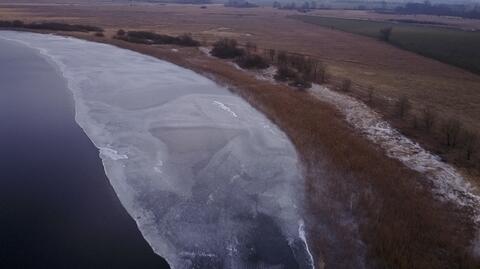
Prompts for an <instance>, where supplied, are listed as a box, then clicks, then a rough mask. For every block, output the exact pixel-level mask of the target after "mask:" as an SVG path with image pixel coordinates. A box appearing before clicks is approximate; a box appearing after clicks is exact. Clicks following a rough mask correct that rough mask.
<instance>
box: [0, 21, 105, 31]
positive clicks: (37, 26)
mask: <svg viewBox="0 0 480 269" xmlns="http://www.w3.org/2000/svg"><path fill="white" fill-rule="evenodd" d="M0 27H3V28H23V29H34V30H51V31H68V32H103V29H102V28H100V27H96V26H90V25H82V24H67V23H59V22H32V23H24V22H23V21H19V20H14V21H0Z"/></svg>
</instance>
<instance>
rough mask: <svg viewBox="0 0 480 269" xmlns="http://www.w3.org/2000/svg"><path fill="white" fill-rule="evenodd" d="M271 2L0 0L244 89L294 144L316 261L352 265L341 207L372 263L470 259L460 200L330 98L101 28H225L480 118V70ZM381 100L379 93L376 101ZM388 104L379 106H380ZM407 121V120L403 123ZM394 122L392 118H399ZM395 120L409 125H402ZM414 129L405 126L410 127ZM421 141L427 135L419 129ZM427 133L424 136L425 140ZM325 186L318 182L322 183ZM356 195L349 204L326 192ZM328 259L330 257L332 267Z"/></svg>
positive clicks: (363, 84)
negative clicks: (297, 16) (390, 154)
mask: <svg viewBox="0 0 480 269" xmlns="http://www.w3.org/2000/svg"><path fill="white" fill-rule="evenodd" d="M292 13H293V12H291V11H278V10H273V9H271V8H255V9H234V8H225V7H223V6H218V5H216V6H215V5H209V6H208V8H207V9H200V8H199V6H193V5H182V6H180V5H151V4H142V5H135V6H130V5H96V6H93V5H74V6H71V5H49V6H42V5H17V6H16V5H12V4H4V5H0V19H1V20H7V19H8V20H10V19H22V20H25V21H42V20H45V21H64V22H69V23H82V24H90V25H95V26H101V27H104V28H105V29H106V30H107V37H106V38H97V37H94V36H92V35H91V34H90V35H88V34H74V35H75V36H77V37H80V38H84V39H89V40H94V41H98V42H106V43H110V44H114V45H116V46H119V47H123V48H127V49H131V50H135V51H139V52H141V53H145V54H149V55H152V56H155V57H158V58H160V59H164V60H168V61H171V62H173V63H176V64H178V65H181V66H184V67H187V68H190V69H193V70H195V71H197V72H199V73H202V74H205V75H208V76H209V77H212V78H214V79H215V80H217V81H218V82H219V83H224V84H226V85H229V87H230V88H231V89H232V90H233V91H235V92H236V93H238V94H239V95H241V96H242V97H244V98H245V99H246V100H247V101H249V102H250V103H251V104H252V105H253V106H255V107H256V108H257V109H259V110H261V111H262V112H264V113H265V114H266V115H267V116H268V117H269V118H270V119H271V120H272V121H273V122H275V123H276V124H277V125H278V126H279V127H280V128H281V129H282V130H284V131H285V132H286V133H287V135H288V136H289V137H290V139H291V140H292V141H293V143H294V145H295V146H296V148H297V150H298V152H299V153H300V156H301V158H302V160H303V163H304V166H305V171H306V172H305V173H306V176H307V179H308V184H307V191H308V197H307V201H306V202H307V205H308V208H309V210H310V212H311V215H312V216H313V217H312V219H310V220H308V222H307V225H308V228H309V237H310V238H312V240H313V241H312V243H313V249H314V255H315V257H316V259H317V263H318V265H319V266H318V267H319V268H322V266H321V264H325V265H326V268H352V264H350V263H349V262H350V261H351V260H352V259H351V258H352V257H353V256H354V255H356V253H355V250H354V246H353V242H350V241H351V239H349V235H350V232H351V231H349V227H346V226H344V225H340V224H338V223H336V222H335V221H336V219H337V218H336V214H339V212H347V213H349V214H351V215H352V216H354V217H355V219H356V220H357V221H358V223H359V230H358V233H359V234H360V237H361V239H362V240H363V241H364V242H365V243H366V245H367V257H368V258H369V259H368V260H370V261H372V264H370V266H372V267H378V268H479V266H480V262H479V261H475V260H474V258H473V256H472V255H471V253H469V249H468V247H469V244H470V242H471V240H472V239H473V238H474V236H475V235H474V229H473V223H472V221H471V220H470V218H469V212H465V211H464V210H460V209H458V208H456V207H455V206H454V205H452V204H449V203H446V202H439V201H438V200H437V199H435V198H434V197H433V195H432V193H431V192H430V191H429V186H428V185H427V184H423V183H422V182H426V181H424V180H422V179H421V178H422V177H423V176H422V175H420V174H418V173H415V172H413V171H411V170H409V169H407V168H406V167H404V166H403V165H402V164H401V163H400V162H398V161H396V160H393V159H390V158H386V157H385V156H384V153H383V151H382V150H380V149H379V148H378V147H376V146H374V145H372V144H371V143H370V142H368V141H367V140H366V139H365V138H363V137H362V136H361V135H359V134H358V133H356V132H355V131H354V130H352V128H351V127H349V126H348V125H347V124H346V122H344V120H343V119H342V116H341V115H340V114H339V113H338V111H336V110H335V109H334V108H332V107H330V106H329V105H326V104H324V103H322V102H320V101H319V100H316V99H314V98H312V97H311V95H309V94H308V93H305V92H299V91H293V90H292V89H291V88H289V87H286V86H283V85H273V84H271V83H269V82H266V81H259V80H257V79H255V78H254V77H253V76H251V75H249V74H248V73H245V72H239V71H238V70H237V69H235V68H234V67H233V66H232V65H230V64H228V63H227V62H225V61H221V60H218V59H214V58H211V57H207V56H205V55H204V54H203V53H201V52H199V51H198V50H197V49H193V48H178V49H179V52H177V53H175V52H172V51H171V50H170V48H171V47H170V46H147V45H138V44H130V43H126V42H124V41H120V40H114V39H111V38H109V35H112V34H113V33H114V32H115V31H116V30H118V29H120V28H123V29H128V30H131V29H145V30H154V31H156V32H159V33H171V34H181V33H185V32H191V33H193V35H194V36H195V37H196V38H197V39H199V40H202V41H205V42H212V41H214V40H217V39H218V38H220V37H233V38H236V39H237V40H239V41H240V42H246V41H253V42H255V43H257V44H258V46H259V47H262V48H275V49H278V50H280V49H281V50H287V51H291V52H298V53H303V54H308V55H312V56H315V57H317V58H320V59H322V60H323V61H324V62H325V63H326V64H327V65H328V69H329V73H330V74H331V76H332V78H331V83H332V84H335V83H336V81H339V80H340V79H342V78H349V79H351V80H352V81H353V83H354V90H353V92H352V94H353V95H354V96H357V97H359V98H362V97H363V96H365V93H366V91H367V89H368V88H369V87H374V89H375V95H376V96H377V98H379V99H381V100H389V99H396V98H398V97H399V96H401V95H404V94H405V95H407V96H408V97H409V98H410V100H411V101H412V102H413V105H414V107H416V108H417V109H418V110H420V109H421V108H423V107H426V106H429V107H432V108H434V109H435V110H436V111H437V112H438V113H439V114H440V115H442V117H445V118H448V117H455V118H458V119H460V120H462V122H464V124H468V126H471V128H473V129H475V130H477V131H479V130H480V92H479V91H480V76H477V75H474V74H471V73H469V72H466V71H463V70H461V69H459V68H455V67H451V66H448V65H446V64H443V63H439V62H437V61H434V60H431V59H427V58H424V57H421V56H418V55H415V54H412V53H409V52H406V51H403V50H400V49H398V48H395V47H392V46H389V45H387V44H384V43H382V42H379V41H377V40H374V39H370V38H366V37H361V36H356V35H352V34H347V33H343V32H338V31H334V30H330V29H324V28H320V27H317V26H313V25H309V24H305V23H302V22H299V21H296V20H291V19H288V18H287V17H286V16H287V15H289V14H292ZM385 102H386V101H385ZM377 109H378V110H379V111H380V112H383V113H384V114H385V115H386V116H387V115H388V113H389V110H388V106H386V105H385V106H378V108H377ZM403 125H405V124H403ZM397 126H399V127H402V123H397ZM402 128H405V130H407V131H408V130H409V129H408V127H406V126H403V127H402ZM413 135H415V134H413ZM427 142H428V141H427ZM432 145H433V144H432ZM326 190H327V191H326ZM352 197H354V198H355V200H356V202H355V204H354V206H353V207H350V208H338V207H337V206H334V205H335V204H336V203H340V204H341V203H342V202H343V204H345V201H347V200H350V199H351V198H352ZM317 223H327V225H328V226H329V227H330V228H331V229H334V230H335V231H336V233H337V234H339V235H342V234H343V235H344V237H343V238H342V240H341V241H342V242H343V243H342V244H343V245H342V248H343V251H342V252H341V256H339V257H334V258H331V256H330V255H329V254H330V253H329V247H330V246H329V242H326V241H325V240H324V237H322V236H321V235H319V234H318V233H317V231H318V230H317V226H316V225H317ZM332 266H334V267H332Z"/></svg>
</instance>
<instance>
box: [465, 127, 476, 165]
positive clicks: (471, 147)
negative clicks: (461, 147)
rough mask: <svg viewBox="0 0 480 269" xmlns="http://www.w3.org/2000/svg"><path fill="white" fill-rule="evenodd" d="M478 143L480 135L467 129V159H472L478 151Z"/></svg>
mask: <svg viewBox="0 0 480 269" xmlns="http://www.w3.org/2000/svg"><path fill="white" fill-rule="evenodd" d="M477 143H478V136H477V135H476V134H475V133H473V132H471V131H466V132H465V157H466V158H467V161H470V160H471V159H472V156H473V155H474V154H475V152H476V151H477V149H478V148H477V146H478V145H477Z"/></svg>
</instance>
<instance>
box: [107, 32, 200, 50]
mask: <svg viewBox="0 0 480 269" xmlns="http://www.w3.org/2000/svg"><path fill="white" fill-rule="evenodd" d="M115 38H117V39H121V40H124V41H128V42H132V43H138V44H147V45H153V44H172V45H179V46H186V47H196V46H199V45H200V42H199V41H197V40H195V39H193V38H192V36H191V35H190V34H183V35H179V36H169V35H164V34H157V33H154V32H147V31H128V32H125V31H124V30H119V31H118V32H117V35H116V36H115Z"/></svg>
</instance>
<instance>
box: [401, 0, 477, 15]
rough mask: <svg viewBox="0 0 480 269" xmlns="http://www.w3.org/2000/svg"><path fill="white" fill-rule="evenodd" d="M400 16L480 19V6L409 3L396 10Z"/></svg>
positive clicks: (426, 2)
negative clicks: (420, 15)
mask: <svg viewBox="0 0 480 269" xmlns="http://www.w3.org/2000/svg"><path fill="white" fill-rule="evenodd" d="M394 12H395V13H398V14H426V15H437V16H456V17H463V18H472V19H480V5H478V4H477V5H475V6H467V5H461V4H458V5H457V4H455V5H454V4H436V5H432V4H431V3H430V2H429V1H425V2H424V3H407V4H406V5H405V6H403V7H397V8H396V9H395V10H394Z"/></svg>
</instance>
